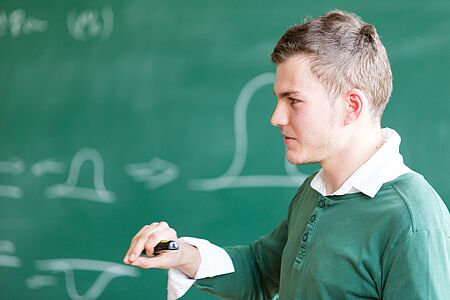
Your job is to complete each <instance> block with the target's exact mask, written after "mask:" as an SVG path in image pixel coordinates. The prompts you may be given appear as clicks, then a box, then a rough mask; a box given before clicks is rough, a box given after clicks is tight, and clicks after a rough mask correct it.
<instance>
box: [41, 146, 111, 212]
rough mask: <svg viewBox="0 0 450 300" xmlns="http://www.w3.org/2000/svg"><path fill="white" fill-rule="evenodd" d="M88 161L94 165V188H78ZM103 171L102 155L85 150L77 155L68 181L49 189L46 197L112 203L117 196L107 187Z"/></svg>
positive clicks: (94, 151)
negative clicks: (82, 171) (82, 170)
mask: <svg viewBox="0 0 450 300" xmlns="http://www.w3.org/2000/svg"><path fill="white" fill-rule="evenodd" d="M87 161H91V162H92V163H93V165H94V174H93V175H94V176H93V179H94V182H93V185H94V188H87V187H79V186H77V184H78V178H79V176H80V169H81V167H82V166H83V164H84V163H85V162H87ZM103 169H104V167H103V158H102V156H101V155H100V153H99V152H98V151H97V150H95V149H91V148H83V149H81V150H80V151H78V152H77V153H76V154H75V156H74V158H73V160H72V163H71V165H70V171H69V177H68V178H67V181H66V182H65V183H63V184H58V185H55V186H52V187H49V188H47V189H46V195H47V197H48V198H76V199H83V200H91V201H96V202H103V203H112V202H114V201H115V195H114V193H112V192H110V191H108V190H107V189H106V187H105V184H104V171H103Z"/></svg>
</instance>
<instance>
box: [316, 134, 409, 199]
mask: <svg viewBox="0 0 450 300" xmlns="http://www.w3.org/2000/svg"><path fill="white" fill-rule="evenodd" d="M381 134H382V139H383V141H384V143H383V145H382V146H381V147H380V149H378V151H377V152H375V154H374V155H372V157H371V158H370V159H369V160H368V161H367V162H365V163H364V164H363V165H362V166H360V167H359V168H358V169H357V170H356V171H355V172H354V173H353V174H352V175H351V176H350V177H349V178H348V179H347V180H346V181H345V182H344V183H343V184H342V186H341V187H340V188H339V189H338V190H337V191H336V192H334V193H332V194H327V193H326V189H325V182H324V179H323V176H322V173H323V172H322V169H320V171H319V172H318V173H317V174H316V176H315V177H314V178H313V180H312V181H311V184H310V185H311V187H312V188H313V189H314V190H316V191H317V192H319V193H320V194H321V195H323V196H335V195H345V194H352V193H358V192H361V193H363V194H365V195H367V196H369V197H370V198H373V197H375V195H376V194H377V193H378V191H379V190H380V188H381V186H382V185H383V184H384V183H386V182H388V181H391V180H393V179H395V178H397V177H399V176H400V175H403V174H405V173H408V172H411V169H409V168H408V167H407V166H405V164H404V163H403V156H402V155H401V154H400V151H399V149H400V141H401V138H400V135H399V134H398V133H397V132H396V131H395V130H393V129H391V128H383V129H382V130H381Z"/></svg>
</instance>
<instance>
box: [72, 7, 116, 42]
mask: <svg viewBox="0 0 450 300" xmlns="http://www.w3.org/2000/svg"><path fill="white" fill-rule="evenodd" d="M113 26H114V14H113V11H112V9H111V7H109V6H105V7H103V8H102V9H101V10H83V11H81V12H79V13H77V11H75V10H70V11H69V13H68V15H67V28H68V30H69V33H70V34H71V35H72V36H73V37H74V38H75V39H76V40H78V41H87V40H89V39H92V38H99V39H100V40H101V41H106V40H108V39H109V37H110V36H111V33H112V29H113Z"/></svg>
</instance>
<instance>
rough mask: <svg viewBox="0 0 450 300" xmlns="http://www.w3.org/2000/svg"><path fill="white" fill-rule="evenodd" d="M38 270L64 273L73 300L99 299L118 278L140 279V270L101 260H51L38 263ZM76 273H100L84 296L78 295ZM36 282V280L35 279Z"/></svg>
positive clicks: (68, 292) (68, 291) (67, 288)
mask: <svg viewBox="0 0 450 300" xmlns="http://www.w3.org/2000/svg"><path fill="white" fill-rule="evenodd" d="M36 269H37V270H39V271H50V272H53V273H56V272H63V273H64V275H65V283H66V290H67V294H68V295H69V297H70V299H72V300H94V299H97V298H98V297H99V296H101V294H102V293H103V292H104V290H105V289H106V287H107V286H108V284H110V283H111V281H112V280H113V279H115V278H118V277H123V276H128V277H138V276H139V271H138V269H136V268H134V267H131V266H125V265H123V264H118V263H112V262H107V261H100V260H91V259H74V258H67V259H49V260H40V261H36ZM75 271H94V272H100V275H99V276H98V277H97V278H96V280H95V281H94V283H93V284H92V285H91V287H90V288H89V289H88V290H87V291H86V293H85V294H84V295H81V294H80V293H78V290H77V287H76V280H75ZM34 280H35V279H34ZM46 280H47V283H49V282H48V280H50V278H47V279H44V281H43V282H42V281H38V283H37V285H39V284H44V285H45V284H46Z"/></svg>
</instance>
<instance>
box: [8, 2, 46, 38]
mask: <svg viewBox="0 0 450 300" xmlns="http://www.w3.org/2000/svg"><path fill="white" fill-rule="evenodd" d="M47 28H48V22H47V21H44V20H39V19H36V18H33V17H29V16H27V13H26V12H25V10H23V9H21V8H18V9H15V10H13V11H12V12H11V13H9V14H7V13H6V11H4V10H0V37H2V36H6V35H8V33H9V34H10V35H11V36H12V37H13V38H17V37H20V36H21V35H27V34H31V33H35V32H44V31H46V30H47Z"/></svg>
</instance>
